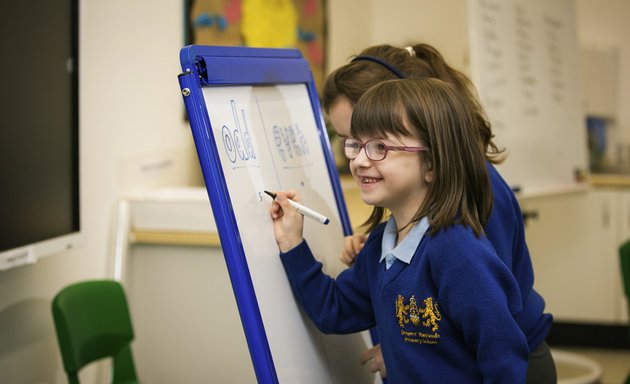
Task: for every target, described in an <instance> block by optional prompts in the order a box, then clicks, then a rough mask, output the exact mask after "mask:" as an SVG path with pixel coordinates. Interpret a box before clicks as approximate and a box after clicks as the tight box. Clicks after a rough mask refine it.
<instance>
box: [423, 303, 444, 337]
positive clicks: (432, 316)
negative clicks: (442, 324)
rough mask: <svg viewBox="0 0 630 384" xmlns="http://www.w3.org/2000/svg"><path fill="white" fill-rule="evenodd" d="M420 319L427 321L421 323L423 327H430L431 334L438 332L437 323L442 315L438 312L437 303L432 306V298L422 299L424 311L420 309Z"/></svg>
mask: <svg viewBox="0 0 630 384" xmlns="http://www.w3.org/2000/svg"><path fill="white" fill-rule="evenodd" d="M420 312H422V318H423V319H427V320H426V321H424V322H423V323H422V325H424V326H425V327H431V330H432V331H433V332H435V331H437V330H438V323H437V322H438V321H440V320H442V314H441V313H440V311H439V310H438V307H437V303H436V304H433V298H432V297H427V298H426V299H424V309H421V310H420Z"/></svg>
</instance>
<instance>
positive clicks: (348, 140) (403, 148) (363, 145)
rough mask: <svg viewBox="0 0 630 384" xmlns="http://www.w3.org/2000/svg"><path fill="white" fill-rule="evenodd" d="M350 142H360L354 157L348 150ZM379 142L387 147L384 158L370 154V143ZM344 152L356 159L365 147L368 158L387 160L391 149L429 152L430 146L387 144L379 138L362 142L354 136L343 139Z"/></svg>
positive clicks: (351, 158)
mask: <svg viewBox="0 0 630 384" xmlns="http://www.w3.org/2000/svg"><path fill="white" fill-rule="evenodd" d="M348 142H354V143H358V144H359V150H358V152H357V154H356V155H355V156H354V157H350V156H348V152H347V151H346V148H350V147H348V146H347V143H348ZM373 142H376V143H379V144H381V145H382V146H383V148H385V153H384V154H383V158H382V159H373V158H372V157H371V156H370V154H369V151H368V149H367V146H368V144H370V143H373ZM343 149H344V150H343V154H344V155H345V156H346V158H348V159H349V160H354V159H356V158H357V156H359V153H361V149H365V156H367V158H368V159H370V160H372V161H382V160H385V158H386V157H387V152H389V151H398V152H409V153H415V152H429V148H427V147H413V146H401V145H387V144H385V143H384V142H383V141H381V140H378V139H372V140H368V141H366V142H365V143H362V142H360V141H359V140H358V139H355V138H354V137H347V138H346V139H345V140H344V141H343Z"/></svg>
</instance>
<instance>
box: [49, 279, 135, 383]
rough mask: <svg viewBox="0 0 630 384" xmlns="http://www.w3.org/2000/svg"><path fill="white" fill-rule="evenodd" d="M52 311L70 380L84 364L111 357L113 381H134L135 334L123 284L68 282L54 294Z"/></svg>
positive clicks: (102, 281) (100, 281) (110, 281)
mask: <svg viewBox="0 0 630 384" xmlns="http://www.w3.org/2000/svg"><path fill="white" fill-rule="evenodd" d="M52 314H53V319H54V322H55V329H56V332H57V340H58V341H59V349H60V351H61V357H62V360H63V366H64V369H65V371H66V374H67V375H68V381H69V382H70V383H71V384H75V383H79V379H78V373H79V371H80V370H81V368H83V367H84V366H85V365H87V364H89V363H91V362H94V361H96V360H100V359H103V358H106V357H111V358H112V363H113V375H112V383H133V382H137V377H136V370H135V366H134V362H133V357H132V353H131V347H130V344H131V341H132V340H133V338H134V334H133V328H132V325H131V316H130V314H129V308H128V306H127V298H126V296H125V292H124V290H123V287H122V286H121V285H120V284H119V283H118V282H116V281H113V280H92V281H84V282H79V283H75V284H71V285H69V286H67V287H65V288H63V289H62V290H61V291H60V292H59V293H57V295H56V296H55V297H54V299H53V302H52Z"/></svg>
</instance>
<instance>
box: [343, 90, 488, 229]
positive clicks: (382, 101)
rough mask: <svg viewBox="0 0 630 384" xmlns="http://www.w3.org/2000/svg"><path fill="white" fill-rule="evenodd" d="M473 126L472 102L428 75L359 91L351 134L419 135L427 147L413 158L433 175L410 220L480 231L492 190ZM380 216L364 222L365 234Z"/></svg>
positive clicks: (475, 122) (475, 120)
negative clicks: (460, 225) (363, 91)
mask: <svg viewBox="0 0 630 384" xmlns="http://www.w3.org/2000/svg"><path fill="white" fill-rule="evenodd" d="M403 122H407V126H405V124H404V123H403ZM479 124H480V120H479V119H478V117H477V115H476V114H475V105H474V103H472V102H471V100H470V99H469V98H468V97H466V96H465V95H462V94H461V93H460V92H459V90H458V89H457V88H456V87H455V86H453V85H451V84H449V83H447V82H445V81H442V80H438V79H434V78H426V79H405V80H390V81H385V82H381V83H379V84H377V85H375V86H374V87H372V88H370V89H369V90H368V91H367V92H365V94H364V95H363V97H361V99H359V101H358V102H357V103H356V105H355V109H354V112H353V114H352V123H351V132H352V136H355V137H385V136H386V135H387V134H391V135H394V136H395V137H401V136H412V137H416V138H417V139H419V140H420V141H421V142H422V143H423V144H424V145H425V146H427V147H428V148H429V151H428V152H420V153H419V154H418V156H421V157H422V160H423V163H424V165H425V167H427V171H432V172H433V179H432V181H431V182H430V183H429V184H428V191H427V196H426V198H425V200H424V202H423V203H422V205H421V206H420V208H419V209H418V211H417V212H416V214H415V215H414V218H413V219H412V222H417V221H418V220H420V219H421V218H422V217H424V216H428V217H429V221H430V223H431V226H432V231H435V232H437V231H439V230H441V229H444V228H446V227H448V226H449V225H452V224H455V223H461V224H464V225H467V226H470V227H471V228H472V229H473V231H474V232H475V234H476V235H480V234H481V233H483V226H484V225H485V224H486V221H487V220H488V216H489V215H490V211H491V210H492V191H491V188H490V178H489V175H488V169H487V167H486V159H485V156H484V147H483V144H482V141H481V140H480V138H479V132H480V127H479ZM382 220H383V210H382V208H381V209H380V214H377V213H376V211H375V212H373V214H372V216H371V217H370V218H369V219H368V221H366V223H365V225H366V226H367V227H368V232H369V231H371V230H373V229H374V227H376V225H378V224H379V223H380V222H381V221H382ZM401 224H402V223H401Z"/></svg>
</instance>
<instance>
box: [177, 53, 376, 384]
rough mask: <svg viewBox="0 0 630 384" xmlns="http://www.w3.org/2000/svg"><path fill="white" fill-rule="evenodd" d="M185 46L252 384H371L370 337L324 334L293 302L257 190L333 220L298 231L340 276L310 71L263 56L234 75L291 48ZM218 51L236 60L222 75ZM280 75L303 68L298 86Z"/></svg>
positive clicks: (340, 207)
mask: <svg viewBox="0 0 630 384" xmlns="http://www.w3.org/2000/svg"><path fill="white" fill-rule="evenodd" d="M188 49H191V48H188ZM192 49H194V50H197V51H199V50H201V51H202V52H203V54H204V56H205V59H204V60H205V64H203V65H199V63H198V61H199V59H198V58H194V57H198V55H199V52H196V53H195V55H193V60H195V61H194V62H193V64H194V65H195V66H196V67H197V68H192V67H190V66H189V64H190V63H189V62H187V61H185V60H183V61H182V62H183V67H184V70H185V71H186V70H187V69H188V70H189V72H190V73H189V74H184V75H183V76H180V85H181V87H182V90H185V91H184V101H185V103H186V108H187V111H188V113H189V116H192V117H191V118H190V123H191V128H192V131H193V136H194V138H195V144H196V147H197V152H198V157H199V160H200V164H201V166H202V172H203V174H204V179H205V182H206V187H207V189H208V194H209V197H210V201H211V204H212V211H213V214H214V216H215V221H216V223H217V229H218V232H219V236H220V239H221V245H222V248H223V251H224V256H225V258H226V263H227V265H228V271H229V273H230V278H231V281H232V286H233V290H234V293H235V297H236V302H237V305H238V308H239V312H240V316H241V321H242V324H243V328H244V331H245V336H246V339H247V342H248V346H249V349H250V354H251V356H252V362H253V365H254V370H255V372H256V376H257V378H258V381H259V382H265V383H266V382H280V383H313V384H315V383H317V384H319V383H368V382H370V383H371V382H374V376H373V375H371V374H369V373H368V372H367V370H366V369H365V368H363V367H362V366H361V365H360V364H359V363H358V359H359V356H360V354H361V353H362V352H363V351H364V350H365V349H366V348H368V347H369V345H370V343H369V338H368V337H365V335H363V334H353V335H345V336H326V335H323V334H322V333H320V332H319V331H318V330H317V329H316V328H315V327H314V326H313V325H312V323H311V321H310V320H309V319H308V318H307V317H306V315H305V314H304V313H303V312H302V311H301V309H300V307H299V305H298V304H297V302H296V301H295V299H294V297H293V294H292V291H291V287H290V286H289V283H288V280H287V277H286V274H285V271H284V268H283V266H282V263H281V261H280V258H279V255H278V254H279V251H278V247H277V244H276V242H275V238H274V235H273V225H272V221H271V218H270V214H269V207H270V205H271V198H270V197H269V196H267V195H266V194H265V193H264V191H265V190H271V191H275V190H284V189H296V190H298V192H299V193H300V195H301V198H302V201H303V202H304V204H305V205H308V206H309V207H310V208H312V209H314V210H316V211H318V212H320V213H322V214H324V215H326V216H327V217H328V218H329V219H330V224H328V225H322V224H320V223H318V222H316V221H313V220H308V219H306V220H305V222H304V236H305V238H306V239H307V240H308V242H309V245H310V246H311V249H312V250H313V253H314V254H315V256H316V258H318V259H319V260H320V261H321V262H322V263H323V265H324V270H325V271H326V272H327V273H329V274H331V275H333V276H336V275H337V274H338V273H339V272H340V271H341V270H342V269H343V265H342V263H341V262H340V261H339V260H338V255H339V252H340V250H341V248H342V242H343V236H344V233H349V230H350V229H349V228H350V226H349V220H348V217H347V213H346V211H345V205H344V203H343V197H342V195H341V192H340V191H341V190H340V186H339V180H338V175H337V174H336V168H335V167H334V162H333V160H332V153H331V149H330V145H329V143H328V137H327V135H326V133H325V131H324V130H323V124H322V119H321V112H319V111H320V109H319V104H318V101H317V98H316V97H314V96H315V95H316V93H315V91H314V85H313V84H312V77H311V76H310V72H308V66H306V72H304V67H303V66H302V65H303V63H302V61H303V59H301V56H299V54H298V56H295V57H293V56H291V57H287V60H288V61H289V63H291V62H295V64H289V65H288V66H286V65H283V64H278V63H277V60H278V59H277V58H273V57H268V58H265V57H263V60H261V61H258V62H257V63H258V65H254V66H252V65H243V66H242V68H243V69H245V68H247V70H246V71H245V72H242V71H241V70H239V69H238V68H240V67H239V63H240V64H243V63H242V62H243V61H244V62H245V63H244V64H251V63H247V62H248V61H249V59H250V58H251V57H259V56H260V55H261V54H270V52H271V53H273V54H276V55H280V56H282V55H285V54H291V55H292V54H293V50H288V51H285V50H261V49H250V48H234V49H231V50H230V49H227V51H226V48H225V47H223V48H210V47H195V48H192ZM226 52H227V54H228V55H229V56H231V57H233V58H234V60H235V61H231V62H230V64H229V65H227V64H226V65H227V66H228V67H229V68H228V69H227V71H228V73H225V72H222V70H223V69H225V66H224V65H220V63H221V60H222V59H219V58H216V59H215V57H213V55H218V56H225V55H226ZM187 57H188V56H187ZM187 57H185V59H186V60H187ZM237 62H238V63H237ZM205 65H207V67H204V66H205ZM292 67H294V68H292ZM206 68H207V74H204V71H205V70H206ZM221 68H222V69H221ZM195 71H197V72H198V73H194V72H195ZM287 71H292V73H294V74H300V73H303V74H304V75H300V76H302V81H301V82H296V80H297V79H290V81H288V80H286V75H287V73H288V72H287ZM252 72H260V73H259V74H260V76H259V77H258V75H256V74H252ZM200 73H201V77H204V76H206V77H207V78H206V79H205V80H202V82H203V81H205V82H206V83H207V84H206V85H201V83H200V82H199V81H198V78H199V77H198V76H199V74H200ZM213 73H215V74H217V73H219V75H217V81H216V82H217V83H220V86H217V84H213V79H212V74H213ZM252 76H253V77H252ZM300 76H297V77H300ZM257 79H258V80H257ZM186 94H187V95H186ZM218 310H220V309H218Z"/></svg>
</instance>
